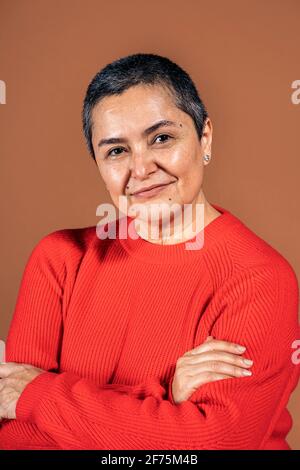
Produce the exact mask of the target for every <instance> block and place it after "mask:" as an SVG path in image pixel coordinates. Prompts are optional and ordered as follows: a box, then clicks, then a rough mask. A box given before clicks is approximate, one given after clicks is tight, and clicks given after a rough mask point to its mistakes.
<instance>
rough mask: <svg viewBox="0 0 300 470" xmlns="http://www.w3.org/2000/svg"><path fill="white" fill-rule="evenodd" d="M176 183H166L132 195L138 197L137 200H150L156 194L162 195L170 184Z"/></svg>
mask: <svg viewBox="0 0 300 470" xmlns="http://www.w3.org/2000/svg"><path fill="white" fill-rule="evenodd" d="M173 183H175V181H171V182H170V183H165V184H160V185H157V186H153V187H151V188H150V189H144V190H143V191H138V192H136V193H132V194H131V196H134V197H137V198H148V197H152V196H155V195H156V194H158V193H160V192H161V191H163V190H164V189H165V188H166V187H167V186H170V184H173Z"/></svg>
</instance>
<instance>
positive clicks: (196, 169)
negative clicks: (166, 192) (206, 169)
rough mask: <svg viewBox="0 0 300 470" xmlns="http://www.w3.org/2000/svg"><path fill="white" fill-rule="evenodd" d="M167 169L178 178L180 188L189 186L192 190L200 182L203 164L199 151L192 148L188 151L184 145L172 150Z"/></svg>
mask: <svg viewBox="0 0 300 470" xmlns="http://www.w3.org/2000/svg"><path fill="white" fill-rule="evenodd" d="M168 169H169V171H170V173H172V174H173V175H174V176H176V177H177V178H178V186H179V187H180V188H184V189H185V190H187V189H189V188H190V189H191V190H192V191H193V190H195V188H197V187H199V185H200V186H201V184H202V180H203V164H201V159H200V157H199V152H197V151H196V150H195V149H193V148H190V150H189V151H188V150H187V149H186V147H185V148H184V149H178V150H177V151H176V152H173V153H172V155H170V158H169V162H168Z"/></svg>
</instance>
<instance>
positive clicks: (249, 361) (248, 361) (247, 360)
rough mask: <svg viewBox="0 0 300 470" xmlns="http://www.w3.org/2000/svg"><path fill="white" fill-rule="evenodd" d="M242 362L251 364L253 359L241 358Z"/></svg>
mask: <svg viewBox="0 0 300 470" xmlns="http://www.w3.org/2000/svg"><path fill="white" fill-rule="evenodd" d="M243 362H244V364H246V365H247V366H251V365H252V364H253V361H251V359H243Z"/></svg>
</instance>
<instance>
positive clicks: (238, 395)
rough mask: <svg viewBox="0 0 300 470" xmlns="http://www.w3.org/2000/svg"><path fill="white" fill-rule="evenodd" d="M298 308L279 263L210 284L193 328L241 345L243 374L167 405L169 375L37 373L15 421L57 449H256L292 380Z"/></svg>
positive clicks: (286, 270) (287, 272) (290, 274)
mask: <svg viewBox="0 0 300 470" xmlns="http://www.w3.org/2000/svg"><path fill="white" fill-rule="evenodd" d="M297 308H298V283H297V279H296V276H295V274H294V271H293V270H292V268H291V267H290V265H289V264H288V263H285V262H284V263H281V262H280V263H278V264H276V263H272V265H270V264H268V265H264V266H259V267H256V268H251V269H249V270H241V271H240V272H239V273H237V274H236V275H234V276H233V277H232V278H231V279H230V280H229V281H227V282H225V283H224V284H223V286H222V288H221V289H219V290H218V292H217V294H216V295H215V296H214V298H213V300H212V301H211V302H210V304H209V305H208V306H207V309H206V311H205V312H204V314H203V318H202V321H200V322H199V330H198V331H197V334H198V335H199V336H200V329H201V328H203V327H208V329H209V330H210V331H209V333H210V334H212V335H213V336H214V337H215V338H218V339H223V340H227V341H234V342H238V343H240V344H243V345H245V346H246V347H247V357H249V358H251V359H252V360H253V361H254V365H253V367H252V369H251V370H252V372H253V375H252V376H250V377H244V378H230V379H224V380H219V381H215V382H211V383H209V384H205V385H203V386H201V387H199V388H198V389H197V390H196V391H195V392H194V393H193V395H192V396H191V397H190V398H189V399H188V400H186V401H184V402H181V403H180V404H177V405H176V404H175V403H174V401H173V399H172V393H171V383H172V377H171V379H170V381H169V383H167V384H163V383H160V381H159V380H158V379H157V378H155V377H150V378H149V379H148V381H146V382H145V383H140V384H137V385H134V386H125V385H122V384H107V385H106V386H104V387H101V388H99V387H98V386H97V385H96V384H94V383H92V382H91V381H89V380H87V379H85V378H82V377H79V376H77V375H75V374H73V373H70V372H63V373H60V374H56V373H54V372H51V371H46V372H44V373H42V374H41V375H39V376H38V377H36V378H35V379H34V380H33V381H32V382H31V383H29V384H28V385H27V387H26V388H25V389H24V391H23V393H22V395H21V396H20V398H19V401H18V403H17V419H19V420H22V421H26V420H30V421H32V422H33V423H36V425H37V426H38V427H39V429H40V430H42V431H45V432H46V433H48V434H49V435H50V436H51V437H52V438H53V439H54V440H55V441H56V442H57V443H58V444H59V445H60V446H61V447H62V448H64V449H260V448H263V445H264V443H265V442H266V440H267V439H268V437H269V436H270V434H271V432H272V428H273V425H274V423H275V422H276V420H277V419H278V416H279V415H280V413H281V412H282V409H283V407H285V405H286V404H287V402H288V399H289V396H290V394H291V392H292V391H293V389H294V388H295V386H296V383H297V381H298V379H299V366H298V367H297V366H296V365H295V364H293V362H292V359H291V357H292V351H293V350H292V343H293V341H294V340H295V339H296V338H297V337H298V335H299V325H298V318H297ZM209 318H210V319H211V318H213V321H211V323H210V324H208V322H209V320H208V319H209ZM203 325H204V326H203ZM196 336H197V335H196ZM196 339H197V338H196ZM195 343H196V344H195V346H196V345H197V344H199V343H197V341H195Z"/></svg>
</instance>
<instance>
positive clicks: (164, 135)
mask: <svg viewBox="0 0 300 470" xmlns="http://www.w3.org/2000/svg"><path fill="white" fill-rule="evenodd" d="M159 137H167V139H164V140H163V141H162V142H159V143H161V144H163V143H164V142H168V140H170V139H172V137H171V136H169V135H168V134H159V135H158V136H157V137H155V139H154V141H153V142H155V141H156V139H158V138H159Z"/></svg>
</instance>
